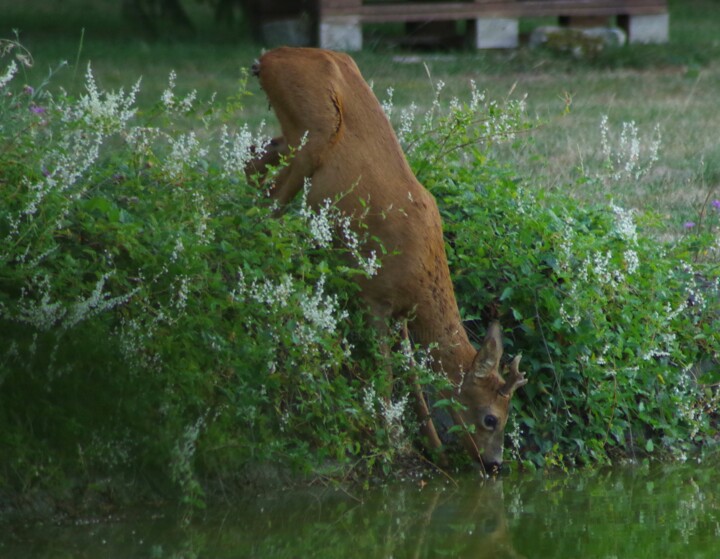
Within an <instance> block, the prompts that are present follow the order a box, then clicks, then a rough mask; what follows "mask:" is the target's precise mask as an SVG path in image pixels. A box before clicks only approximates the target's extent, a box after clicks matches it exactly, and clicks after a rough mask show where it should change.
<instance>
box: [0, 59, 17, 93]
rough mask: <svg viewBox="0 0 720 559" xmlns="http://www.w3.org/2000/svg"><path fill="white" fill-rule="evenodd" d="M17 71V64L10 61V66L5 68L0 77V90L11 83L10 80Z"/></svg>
mask: <svg viewBox="0 0 720 559" xmlns="http://www.w3.org/2000/svg"><path fill="white" fill-rule="evenodd" d="M17 71H18V65H17V63H16V62H15V61H14V60H11V61H10V64H8V66H7V68H5V73H4V74H3V75H2V76H0V89H4V88H5V86H6V85H7V84H9V83H10V82H11V81H12V79H13V78H14V77H15V74H17Z"/></svg>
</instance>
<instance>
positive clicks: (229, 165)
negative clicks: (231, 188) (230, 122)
mask: <svg viewBox="0 0 720 559" xmlns="http://www.w3.org/2000/svg"><path fill="white" fill-rule="evenodd" d="M263 126H264V123H263V124H261V126H260V129H261V130H262V128H263ZM269 141H270V139H269V138H264V137H263V136H262V134H261V133H257V134H255V135H253V133H252V132H251V131H250V128H249V127H248V125H247V124H245V125H243V127H242V128H241V129H240V131H239V132H236V133H234V134H231V133H230V132H229V131H228V127H227V126H223V127H222V129H221V137H220V160H221V161H222V169H223V177H225V178H233V177H237V176H238V175H239V174H241V173H243V172H244V170H245V165H247V163H248V162H249V161H250V160H251V159H252V158H253V157H257V156H260V155H262V153H259V152H257V151H254V150H257V149H258V148H257V147H256V146H264V145H267V143H268V142H269Z"/></svg>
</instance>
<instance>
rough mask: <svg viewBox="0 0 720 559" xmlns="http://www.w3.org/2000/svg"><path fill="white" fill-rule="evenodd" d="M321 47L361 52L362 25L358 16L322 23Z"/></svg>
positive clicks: (338, 17)
mask: <svg viewBox="0 0 720 559" xmlns="http://www.w3.org/2000/svg"><path fill="white" fill-rule="evenodd" d="M320 46H321V47H322V48H324V49H332V50H348V51H353V50H361V49H362V25H360V18H359V17H357V16H336V17H327V18H323V19H322V20H321V21H320Z"/></svg>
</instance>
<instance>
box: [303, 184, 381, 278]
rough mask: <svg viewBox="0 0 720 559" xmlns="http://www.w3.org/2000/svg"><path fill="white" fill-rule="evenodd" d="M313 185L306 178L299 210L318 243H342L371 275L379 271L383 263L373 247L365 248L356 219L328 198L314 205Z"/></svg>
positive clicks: (317, 244)
mask: <svg viewBox="0 0 720 559" xmlns="http://www.w3.org/2000/svg"><path fill="white" fill-rule="evenodd" d="M310 188H311V182H310V179H309V178H306V179H305V186H304V189H303V195H302V198H301V205H300V212H299V213H300V216H301V217H302V218H303V219H304V220H305V222H306V223H307V225H308V229H309V231H310V235H311V236H312V241H313V243H314V244H315V246H317V247H319V248H330V247H331V246H332V245H333V242H338V243H342V244H343V246H344V248H345V249H347V250H348V251H349V252H350V254H351V255H352V257H353V258H354V259H355V261H356V263H357V265H358V266H360V268H361V269H362V270H363V272H365V274H367V275H368V276H369V277H372V276H374V275H375V274H377V272H378V270H379V269H380V266H381V262H380V260H379V259H378V257H377V254H376V252H375V251H374V250H371V251H367V250H364V249H363V243H364V242H365V240H364V239H362V238H361V237H360V235H358V233H357V232H356V230H355V229H354V228H353V226H352V224H353V219H352V218H351V217H350V216H347V215H344V214H343V213H342V212H341V211H340V210H339V209H338V208H337V206H335V204H334V203H333V202H332V200H330V199H329V198H326V199H325V200H324V201H323V202H322V204H321V205H320V206H319V207H318V208H312V207H311V206H310V205H309V204H308V201H307V196H308V192H309V191H310ZM356 219H362V218H361V217H356Z"/></svg>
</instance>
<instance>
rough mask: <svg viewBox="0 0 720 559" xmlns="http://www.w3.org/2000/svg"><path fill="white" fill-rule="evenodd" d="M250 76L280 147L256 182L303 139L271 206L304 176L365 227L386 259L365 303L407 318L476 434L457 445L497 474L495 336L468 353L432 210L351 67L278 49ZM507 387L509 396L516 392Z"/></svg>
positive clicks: (313, 196) (310, 52)
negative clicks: (276, 125) (277, 129)
mask: <svg viewBox="0 0 720 559" xmlns="http://www.w3.org/2000/svg"><path fill="white" fill-rule="evenodd" d="M253 71H254V73H255V74H256V75H258V76H259V79H260V84H261V86H262V88H263V89H264V90H265V93H266V94H267V96H268V99H269V101H270V105H271V107H272V108H273V110H274V111H275V114H276V115H277V118H278V120H279V122H280V126H281V128H282V133H283V138H284V140H283V139H282V138H280V139H276V140H274V141H275V142H276V145H275V146H271V149H270V150H269V151H268V152H267V153H266V154H265V155H264V156H263V157H264V158H265V160H264V161H263V160H262V158H260V159H258V160H257V161H256V163H254V165H255V167H254V168H253V167H250V171H251V172H252V171H253V170H257V171H258V172H260V173H261V174H262V171H263V170H264V169H266V165H267V164H273V162H275V161H279V159H280V156H281V155H282V154H283V153H287V152H288V150H290V149H291V148H297V147H299V146H300V145H301V142H302V141H303V138H304V137H306V140H305V142H306V143H305V145H304V146H303V147H302V149H298V150H297V152H296V153H295V154H294V156H293V157H292V159H291V161H290V164H289V165H288V166H287V167H285V168H284V169H282V170H281V171H280V172H279V174H278V175H277V177H275V182H274V184H273V185H272V186H271V193H272V195H273V196H274V197H275V198H276V199H277V200H278V201H279V202H280V204H285V203H287V202H289V201H290V200H291V199H292V198H293V197H294V196H295V195H296V194H297V193H298V191H300V190H301V189H302V188H303V184H304V180H305V178H306V177H309V178H311V180H312V182H311V187H310V190H309V192H308V202H309V204H310V205H311V206H315V207H317V206H319V205H320V204H321V203H322V202H323V201H324V200H326V199H328V198H329V199H331V200H333V201H335V203H336V205H337V207H338V208H339V209H340V210H341V211H342V212H343V213H344V214H346V215H348V216H351V217H352V218H353V219H354V220H355V222H356V223H355V225H356V226H358V222H359V221H362V222H363V224H364V227H365V228H366V229H365V230H366V231H368V232H369V233H370V235H371V236H373V237H376V238H378V239H379V240H380V242H381V243H382V245H383V246H384V248H385V249H386V251H387V256H385V257H384V258H383V259H382V267H381V268H380V270H379V272H378V274H377V275H376V276H374V277H372V278H369V279H363V280H360V287H361V292H362V296H363V297H364V299H365V301H367V304H368V305H369V307H370V310H371V312H372V313H373V315H374V316H375V317H376V318H377V319H378V323H379V324H380V323H382V324H385V323H386V321H387V319H391V318H392V319H401V320H402V319H408V323H407V326H408V330H409V332H410V335H411V336H412V339H413V341H414V342H416V343H420V344H422V345H425V346H427V345H431V344H433V345H436V349H434V351H433V357H434V367H435V368H436V369H437V370H441V371H443V372H444V373H445V374H446V375H447V376H448V377H449V378H450V380H451V381H452V382H453V383H454V384H455V385H456V386H457V387H458V388H459V391H454V392H453V394H447V395H444V396H447V397H449V396H453V397H454V398H456V399H457V400H459V401H460V402H461V403H462V404H463V405H464V406H465V408H466V409H465V410H463V411H457V412H453V413H452V415H453V420H454V421H455V423H456V424H462V425H468V426H469V425H475V433H474V434H473V435H472V436H470V435H467V436H465V437H463V443H464V445H465V447H466V448H467V450H468V451H469V452H470V453H471V454H472V456H474V457H475V458H476V459H478V460H479V461H481V462H482V463H484V464H485V465H499V464H500V463H501V461H502V442H503V429H504V427H505V422H506V420H507V415H508V403H509V398H508V397H507V396H503V395H502V394H500V392H499V390H500V389H501V388H503V386H504V385H505V380H504V379H503V378H502V377H501V376H500V374H499V371H498V369H499V364H500V357H501V356H502V340H501V336H500V329H499V327H497V326H492V327H491V329H490V332H489V334H488V337H487V338H486V340H485V342H484V344H483V347H482V349H481V350H480V351H479V352H477V351H476V350H475V349H474V348H473V346H472V345H471V344H470V342H469V340H468V337H467V334H466V333H465V329H464V328H463V325H462V322H461V319H460V313H459V311H458V306H457V303H456V301H455V295H454V291H453V286H452V282H451V280H450V271H449V269H448V264H447V258H446V255H445V243H444V239H443V233H442V224H441V220H440V213H439V211H438V208H437V204H436V203H435V199H434V198H433V196H432V195H431V194H430V193H429V192H428V191H427V190H426V189H425V188H424V187H423V186H422V185H421V184H420V183H419V182H418V181H417V179H416V178H415V176H414V175H413V173H412V171H411V170H410V167H409V165H408V163H407V161H406V159H405V155H404V154H403V152H402V149H401V147H400V145H399V143H398V141H397V138H396V136H395V133H394V131H393V129H392V127H391V125H390V123H389V121H388V119H387V117H386V116H385V114H384V112H383V110H382V108H381V107H380V104H379V103H378V101H377V99H376V98H375V95H374V94H373V92H372V91H371V89H370V88H369V87H368V85H367V83H366V82H365V80H364V79H363V77H362V75H361V74H360V71H359V69H358V67H357V65H356V64H355V62H354V61H353V60H352V58H350V57H349V56H347V55H345V54H341V53H336V52H331V51H326V50H321V49H304V48H279V49H275V50H272V51H269V52H267V53H265V54H264V55H263V56H262V57H261V58H260V61H259V63H258V64H257V65H256V66H254V67H253ZM306 134H307V136H306ZM283 142H284V143H283ZM373 248H376V247H373V246H369V247H368V250H372V249H373ZM521 384H524V382H523V383H521ZM521 384H519V385H521ZM505 388H506V392H508V393H509V394H512V390H514V388H515V386H513V387H505ZM508 388H511V389H508ZM415 397H416V408H417V410H418V413H419V414H420V415H421V422H422V424H423V432H424V434H425V436H426V438H427V440H428V444H429V446H430V447H431V448H438V447H439V446H440V442H439V439H438V437H437V434H436V433H435V429H434V427H433V425H432V421H431V420H430V419H429V418H428V417H427V415H428V413H427V405H426V404H425V401H424V398H423V397H422V394H421V393H420V391H419V388H418V389H417V390H416V394H415ZM489 415H492V416H495V417H496V418H497V425H496V426H495V427H494V428H490V427H488V425H487V424H486V423H485V422H484V418H486V417H487V416H489Z"/></svg>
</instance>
